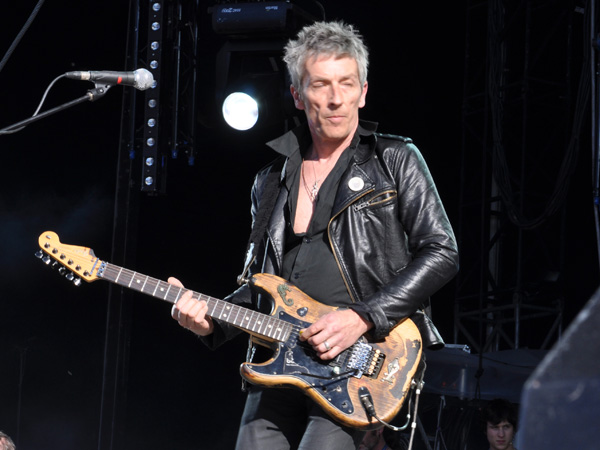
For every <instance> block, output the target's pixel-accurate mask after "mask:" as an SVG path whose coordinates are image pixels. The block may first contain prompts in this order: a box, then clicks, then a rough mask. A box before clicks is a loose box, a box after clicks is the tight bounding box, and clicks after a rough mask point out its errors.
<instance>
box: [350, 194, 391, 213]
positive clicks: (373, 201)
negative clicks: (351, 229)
mask: <svg viewBox="0 0 600 450" xmlns="http://www.w3.org/2000/svg"><path fill="white" fill-rule="evenodd" d="M395 192H396V191H394V190H388V191H383V192H382V193H381V194H379V196H382V195H385V194H389V193H395ZM379 196H377V197H374V198H372V199H371V200H369V201H366V202H363V203H361V204H360V205H355V206H353V208H354V211H360V210H361V209H363V208H366V207H367V206H372V205H377V204H379V203H383V202H386V201H388V200H389V199H390V198H391V197H386V198H384V199H383V200H377V199H378V198H379Z"/></svg>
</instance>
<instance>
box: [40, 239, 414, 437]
mask: <svg viewBox="0 0 600 450" xmlns="http://www.w3.org/2000/svg"><path fill="white" fill-rule="evenodd" d="M39 245H40V249H41V250H40V252H38V254H37V256H38V257H39V258H41V259H42V261H44V262H45V263H47V264H51V263H52V265H57V266H59V267H60V269H59V272H60V273H62V274H63V275H65V276H66V277H67V278H68V279H71V280H72V281H73V282H74V283H75V284H77V285H78V284H79V283H80V281H81V279H83V280H85V281H87V282H93V281H96V280H99V279H102V280H106V281H109V282H112V283H115V284H118V285H120V286H123V287H126V288H129V289H134V290H137V291H139V292H141V293H143V294H147V295H150V296H153V297H156V298H158V299H160V300H164V301H166V302H169V303H172V304H173V303H176V302H177V300H178V299H179V298H180V297H181V296H182V295H183V294H184V293H185V292H187V289H185V288H182V287H176V286H174V285H172V284H169V283H166V282H164V281H161V280H157V279H155V278H151V277H149V276H146V275H143V274H140V273H138V272H135V271H132V270H128V269H125V268H124V267H119V266H116V265H114V264H110V263H108V262H106V261H102V260H100V259H99V258H97V257H96V256H95V255H94V252H93V251H92V250H91V249H90V248H88V247H81V246H74V245H65V244H63V243H61V242H60V240H59V238H58V235H57V234H56V233H54V232H52V231H46V232H45V233H42V234H41V235H40V237H39ZM249 283H250V286H251V287H252V288H253V289H255V290H258V291H260V292H263V293H265V294H267V295H269V296H270V297H271V298H272V299H273V310H272V312H271V314H270V315H268V314H263V313H260V312H257V311H253V310H250V309H247V308H244V307H242V306H240V305H234V304H232V303H229V302H226V301H223V300H219V299H216V298H212V297H209V296H206V295H204V294H200V293H197V292H193V291H192V294H193V298H196V299H198V300H205V301H206V302H207V305H208V312H207V315H208V316H210V317H212V318H213V319H217V320H221V321H223V322H227V323H230V324H232V325H234V326H236V327H238V328H240V329H242V330H244V331H246V332H247V333H249V334H250V335H251V336H252V338H253V339H254V340H256V341H257V342H259V343H260V344H262V345H266V346H268V347H270V348H271V349H272V350H273V356H272V358H271V359H269V360H268V361H266V362H264V363H261V364H255V363H248V362H247V363H243V364H242V365H241V368H240V372H241V374H242V376H243V377H244V378H245V379H246V380H248V381H249V382H250V383H253V384H257V385H261V386H266V387H287V388H297V389H300V390H301V391H302V392H304V393H305V394H306V395H307V396H309V397H310V398H311V399H313V400H314V401H315V402H317V403H318V404H319V405H320V406H321V407H322V408H323V410H324V411H325V412H326V413H327V414H329V415H330V416H331V417H333V418H334V419H335V420H337V421H338V422H340V423H342V424H343V425H346V426H350V427H353V428H359V429H365V430H367V429H374V428H378V427H380V426H381V425H380V423H379V422H378V421H377V420H376V419H375V418H374V417H372V415H370V414H369V413H367V410H366V409H365V406H370V405H371V404H372V406H373V408H374V411H371V413H374V414H375V415H376V416H377V417H378V418H379V419H381V420H383V421H385V422H389V421H391V420H392V419H393V418H394V416H396V414H398V412H399V411H400V409H401V407H402V404H403V403H404V400H405V398H406V396H407V395H408V393H409V390H410V388H411V384H412V381H413V378H415V374H416V372H417V370H418V368H419V363H420V361H421V352H422V348H421V336H420V335H419V331H418V329H417V327H416V326H415V324H414V323H413V322H412V321H411V320H409V319H406V320H404V321H402V322H401V323H400V324H398V325H397V326H396V327H395V328H394V329H392V331H391V332H390V334H389V335H388V336H387V337H386V338H385V339H384V340H382V341H370V340H369V339H368V338H367V337H366V336H363V337H361V339H359V340H358V341H357V342H356V343H354V345H352V346H351V347H350V348H348V349H346V350H344V351H343V352H342V353H340V354H339V355H338V356H337V357H336V358H334V359H333V360H330V361H324V360H322V359H320V358H319V357H318V356H317V354H316V352H315V351H314V350H313V349H312V347H311V346H310V345H308V344H307V343H305V342H302V341H300V340H299V333H300V330H302V329H303V328H306V327H308V326H309V325H310V324H312V323H314V322H316V321H317V320H318V319H319V318H320V317H323V316H324V315H325V314H328V313H330V312H332V311H335V309H336V308H333V307H330V306H327V305H324V304H322V303H319V302H317V301H315V300H313V299H312V298H310V297H309V296H308V295H306V294H305V293H304V292H302V291H301V290H300V289H298V288H297V287H295V286H294V285H292V284H291V283H288V282H286V281H285V280H284V279H282V278H280V277H277V276H275V275H269V274H257V275H254V276H253V277H252V278H251V279H250V280H249Z"/></svg>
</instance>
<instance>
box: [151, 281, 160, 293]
mask: <svg viewBox="0 0 600 450" xmlns="http://www.w3.org/2000/svg"><path fill="white" fill-rule="evenodd" d="M157 281H158V280H157ZM160 284H161V282H160V281H158V283H156V286H154V290H153V291H152V294H150V295H152V297H156V290H157V289H158V287H159V286H160Z"/></svg>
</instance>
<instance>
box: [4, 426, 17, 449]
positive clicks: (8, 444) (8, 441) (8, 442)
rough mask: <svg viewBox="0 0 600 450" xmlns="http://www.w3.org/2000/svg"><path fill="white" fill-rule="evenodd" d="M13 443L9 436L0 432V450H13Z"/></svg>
mask: <svg viewBox="0 0 600 450" xmlns="http://www.w3.org/2000/svg"><path fill="white" fill-rule="evenodd" d="M15 449H16V447H15V443H14V442H13V440H12V439H11V438H10V436H9V435H8V434H6V433H4V432H2V431H0V450H15Z"/></svg>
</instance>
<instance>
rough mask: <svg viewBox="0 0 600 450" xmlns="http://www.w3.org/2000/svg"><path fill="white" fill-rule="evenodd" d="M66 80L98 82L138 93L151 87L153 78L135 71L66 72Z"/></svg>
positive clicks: (146, 72) (138, 70) (147, 72)
mask: <svg viewBox="0 0 600 450" xmlns="http://www.w3.org/2000/svg"><path fill="white" fill-rule="evenodd" d="M65 75H66V76H67V78H71V79H73V80H85V81H100V82H102V83H106V84H111V85H115V84H120V85H123V86H133V87H134V88H136V89H139V90H140V91H144V90H146V89H148V88H150V87H152V83H154V77H153V76H152V73H151V72H150V71H149V70H146V69H137V70H134V71H133V72H115V71H113V70H92V71H87V72H80V71H76V72H67V73H66V74H65Z"/></svg>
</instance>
